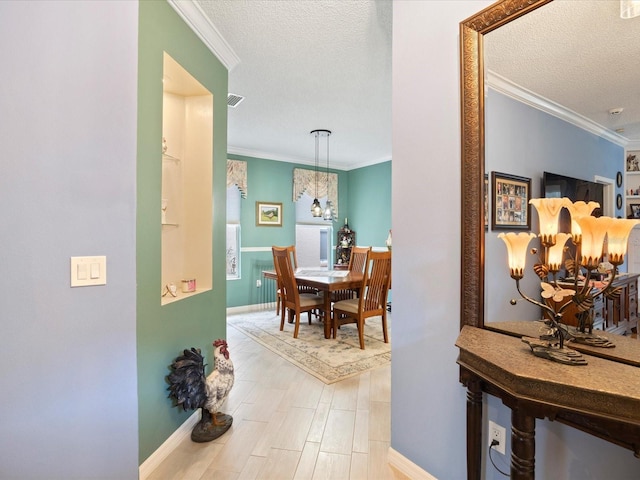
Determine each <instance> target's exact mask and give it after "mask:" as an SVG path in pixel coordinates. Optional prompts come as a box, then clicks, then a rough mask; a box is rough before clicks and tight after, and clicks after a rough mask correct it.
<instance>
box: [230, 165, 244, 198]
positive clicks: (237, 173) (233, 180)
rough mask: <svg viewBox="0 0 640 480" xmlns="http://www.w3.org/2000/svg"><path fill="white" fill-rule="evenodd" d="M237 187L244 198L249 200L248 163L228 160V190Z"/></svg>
mask: <svg viewBox="0 0 640 480" xmlns="http://www.w3.org/2000/svg"><path fill="white" fill-rule="evenodd" d="M233 185H236V186H237V187H238V190H240V194H241V195H242V198H247V162H245V161H244V160H227V188H229V187H231V186H233Z"/></svg>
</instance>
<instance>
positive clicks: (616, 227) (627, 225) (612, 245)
mask: <svg viewBox="0 0 640 480" xmlns="http://www.w3.org/2000/svg"><path fill="white" fill-rule="evenodd" d="M612 220H613V221H612V222H611V226H610V227H609V230H608V232H607V253H608V258H607V259H608V260H609V262H610V263H611V264H613V265H621V264H622V263H623V262H624V255H625V254H626V253H627V244H628V242H629V235H630V234H631V230H633V227H635V226H636V225H638V224H640V220H629V219H625V218H617V219H612Z"/></svg>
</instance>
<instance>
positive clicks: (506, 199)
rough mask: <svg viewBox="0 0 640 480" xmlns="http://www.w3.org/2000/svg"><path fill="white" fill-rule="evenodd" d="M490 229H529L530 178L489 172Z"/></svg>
mask: <svg viewBox="0 0 640 480" xmlns="http://www.w3.org/2000/svg"><path fill="white" fill-rule="evenodd" d="M491 187H492V188H491V230H531V205H529V200H531V179H530V178H526V177H519V176H516V175H510V174H507V173H499V172H491Z"/></svg>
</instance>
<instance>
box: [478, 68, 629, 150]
mask: <svg viewBox="0 0 640 480" xmlns="http://www.w3.org/2000/svg"><path fill="white" fill-rule="evenodd" d="M485 85H486V87H487V88H492V89H493V90H495V91H497V92H499V93H502V94H503V95H506V96H507V97H510V98H513V99H514V100H517V101H519V102H522V103H524V104H526V105H529V106H530V107H533V108H536V109H538V110H541V111H543V112H545V113H548V114H549V115H553V116H554V117H557V118H559V119H561V120H564V121H565V122H568V123H571V124H573V125H575V126H576V127H578V128H581V129H583V130H586V131H587V132H590V133H593V134H594V135H597V136H599V137H602V138H604V139H605V140H608V141H610V142H611V143H615V144H616V145H620V146H621V147H625V146H627V145H628V144H629V139H628V138H626V137H623V136H622V135H620V134H618V133H616V132H612V131H611V130H609V129H608V128H605V127H603V126H602V125H600V124H598V123H596V122H594V121H593V120H591V119H589V118H587V117H584V116H582V115H580V114H579V113H576V112H574V111H573V110H570V109H568V108H566V107H563V106H562V105H560V104H559V103H556V102H553V101H551V100H549V99H548V98H545V97H542V96H540V95H538V94H537V93H534V92H532V91H530V90H527V89H526V88H524V87H521V86H520V85H518V84H516V83H513V82H512V81H511V80H508V79H506V78H504V77H502V76H501V75H498V74H497V73H495V72H492V71H488V72H487V77H486V81H485Z"/></svg>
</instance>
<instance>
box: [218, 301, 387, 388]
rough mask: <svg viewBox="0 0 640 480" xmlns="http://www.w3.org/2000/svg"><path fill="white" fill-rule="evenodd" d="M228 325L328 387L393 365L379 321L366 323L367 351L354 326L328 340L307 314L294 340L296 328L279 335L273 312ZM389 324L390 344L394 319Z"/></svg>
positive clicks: (237, 319) (244, 316) (243, 316)
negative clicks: (374, 369)
mask: <svg viewBox="0 0 640 480" xmlns="http://www.w3.org/2000/svg"><path fill="white" fill-rule="evenodd" d="M227 323H228V324H229V325H231V326H232V327H234V328H237V329H238V330H240V331H241V332H243V333H245V334H246V335H248V336H249V337H251V338H253V339H254V340H255V341H256V342H258V343H260V344H261V345H263V346H265V347H266V348H268V349H269V350H271V351H272V352H274V353H276V354H278V355H280V356H281V357H282V358H284V359H286V360H288V361H289V362H291V363H293V364H294V365H296V366H298V367H300V368H302V369H303V370H305V371H306V372H308V373H310V374H311V375H313V376H314V377H316V378H318V379H320V380H322V381H323V382H324V383H326V384H331V383H334V382H338V381H340V380H343V379H345V378H348V377H352V376H354V375H358V374H360V373H362V372H366V371H367V370H371V369H373V368H377V367H380V366H383V365H388V364H389V362H390V361H391V344H390V343H384V341H383V336H382V322H381V320H380V318H379V317H378V318H371V319H368V320H367V323H366V325H365V329H364V337H365V338H364V342H365V349H364V350H361V349H360V342H359V340H358V330H357V328H356V326H355V324H349V325H342V326H341V327H340V329H339V330H338V333H337V335H336V339H335V340H334V339H333V338H331V339H325V338H324V326H323V324H322V323H321V322H319V321H318V320H317V319H314V320H313V321H312V322H311V325H309V324H308V323H307V315H306V314H303V318H302V322H300V331H299V333H298V338H293V327H294V325H293V324H290V323H287V322H285V326H284V331H282V332H281V331H280V316H279V315H276V314H275V311H274V310H269V311H259V312H250V313H242V314H235V315H229V316H227ZM387 323H388V325H387V327H388V331H389V341H391V315H388V316H387Z"/></svg>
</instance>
